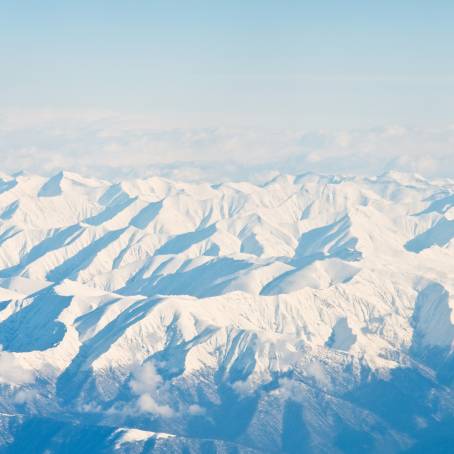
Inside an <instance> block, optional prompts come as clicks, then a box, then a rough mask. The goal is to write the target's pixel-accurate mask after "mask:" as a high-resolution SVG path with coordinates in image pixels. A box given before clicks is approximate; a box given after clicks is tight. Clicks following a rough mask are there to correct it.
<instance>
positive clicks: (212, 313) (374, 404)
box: [0, 172, 454, 454]
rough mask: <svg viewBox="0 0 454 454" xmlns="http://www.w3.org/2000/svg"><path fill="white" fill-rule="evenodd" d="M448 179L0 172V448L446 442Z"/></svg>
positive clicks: (452, 232)
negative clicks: (258, 180)
mask: <svg viewBox="0 0 454 454" xmlns="http://www.w3.org/2000/svg"><path fill="white" fill-rule="evenodd" d="M453 307H454V180H452V179H439V180H427V179H425V178H423V177H421V176H419V175H411V174H401V173H396V172H388V173H385V174H383V175H380V176H378V177H359V176H339V175H318V174H313V173H307V174H302V175H296V176H295V175H279V176H277V177H275V178H273V179H272V180H270V181H268V182H266V183H263V184H260V185H258V184H252V183H249V182H225V183H219V184H209V183H198V184H193V183H187V182H178V181H171V180H167V179H164V178H158V177H151V178H147V179H141V180H128V181H121V182H115V183H114V182H110V181H104V180H97V179H90V178H85V177H82V176H80V175H77V174H74V173H68V172H61V173H58V174H56V175H54V176H52V177H50V178H49V177H42V176H38V175H30V174H25V173H19V174H15V175H6V174H1V175H0V452H2V453H3V452H5V453H25V452H26V453H44V452H47V453H60V452H64V453H80V452H90V453H98V452H99V453H104V452H105V453H107V452H118V453H131V454H133V453H134V454H135V453H144V454H145V453H149V452H157V453H160V452H162V453H172V452H175V453H177V452H178V453H202V454H208V453H251V454H252V453H343V452H345V453H355V452H358V453H364V452H368V453H384V452H386V453H394V452H396V453H397V452H421V453H423V452H424V453H427V452H452V449H454V448H452V446H454V432H453V431H452V428H453V427H454V356H453V346H454V316H453V314H452V308H453Z"/></svg>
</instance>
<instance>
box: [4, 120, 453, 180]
mask: <svg viewBox="0 0 454 454" xmlns="http://www.w3.org/2000/svg"><path fill="white" fill-rule="evenodd" d="M0 158H1V160H2V166H1V170H2V171H3V172H6V173H14V172H17V171H20V170H24V171H28V172H33V173H40V174H43V175H48V174H52V173H55V172H57V171H59V170H61V169H65V170H71V171H75V172H78V173H81V174H84V175H87V176H95V177H101V178H108V179H119V178H125V177H144V176H149V175H161V176H166V177H170V178H174V179H181V180H196V181H197V180H208V181H219V180H232V179H233V180H237V179H245V178H248V179H260V178H263V177H268V176H270V175H272V173H273V172H284V173H300V172H306V171H315V172H326V173H344V174H345V173H347V174H370V175H377V174H380V173H383V172H384V171H387V170H399V171H404V172H412V173H413V172H416V173H420V174H422V175H424V176H427V177H452V176H454V171H453V170H452V169H453V168H454V125H448V126H444V127H440V128H405V127H401V126H392V127H381V128H375V129H369V130H354V131H340V132H331V131H305V130H303V129H302V130H277V129H276V130H270V129H268V130H265V129H259V128H256V129H254V128H241V129H238V128H237V129H235V128H220V127H218V128H215V127H209V128H208V127H207V128H201V127H195V126H186V127H178V128H177V127H171V126H169V125H168V124H164V123H163V122H162V121H159V120H158V119H155V118H150V117H138V116H135V117H133V116H121V115H116V114H112V113H108V112H80V113H66V114H65V113H55V112H41V113H33V112H32V113H13V114H11V113H10V114H6V115H3V116H0Z"/></svg>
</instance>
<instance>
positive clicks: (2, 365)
mask: <svg viewBox="0 0 454 454" xmlns="http://www.w3.org/2000/svg"><path fill="white" fill-rule="evenodd" d="M33 381H34V374H33V372H32V371H31V370H29V369H26V368H24V367H23V366H22V365H21V364H20V362H19V360H18V359H17V358H16V356H15V355H14V353H10V352H6V351H4V350H3V347H2V346H1V345H0V384H7V385H13V386H19V385H24V384H27V383H32V382H33Z"/></svg>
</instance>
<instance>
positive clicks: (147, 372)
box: [130, 362, 174, 418]
mask: <svg viewBox="0 0 454 454" xmlns="http://www.w3.org/2000/svg"><path fill="white" fill-rule="evenodd" d="M133 375H134V378H133V380H132V381H131V383H130V387H131V390H132V392H133V393H134V394H136V395H138V396H139V398H138V400H137V405H138V407H139V409H140V410H141V411H143V412H147V413H152V414H154V415H156V416H163V417H165V418H169V417H171V416H173V415H174V411H173V410H172V408H171V407H170V406H169V405H167V404H165V403H160V402H158V401H162V400H163V399H165V398H166V396H167V395H168V390H167V389H166V385H165V383H164V381H163V379H162V377H161V376H160V375H159V373H158V372H157V370H156V367H155V366H154V364H153V363H151V362H147V363H145V364H143V365H142V367H139V368H137V369H136V370H135V371H134V374H133Z"/></svg>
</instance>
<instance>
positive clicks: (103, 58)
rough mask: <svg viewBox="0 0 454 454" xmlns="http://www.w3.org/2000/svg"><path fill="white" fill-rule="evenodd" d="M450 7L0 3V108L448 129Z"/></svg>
mask: <svg viewBox="0 0 454 454" xmlns="http://www.w3.org/2000/svg"><path fill="white" fill-rule="evenodd" d="M453 24H454V2H452V1H437V0H434V1H417V0H401V1H395V0H394V1H348V0H343V1H340V0H339V1H310V2H309V1H301V0H300V1H286V0H281V1H267V0H261V1H256V0H249V1H246V0H243V1H236V0H233V1H223V2H221V1H191V0H188V1H171V0H166V1H153V0H147V1H144V0H142V1H141V0H137V1H125V0H123V1H116V0H109V1H96V0H95V1H84V0H78V1H49V0H39V1H37V0H36V1H27V2H25V1H20V0H3V1H2V2H0V62H1V63H0V67H1V68H0V69H1V70H0V94H1V104H2V110H5V109H10V110H18V109H19V110H20V109H49V108H51V109H63V110H84V109H90V110H96V109H98V110H99V109H108V110H112V111H115V112H127V113H145V114H153V115H158V116H159V115H162V116H163V117H166V118H169V119H172V118H175V119H176V120H177V119H180V118H191V119H195V120H196V122H198V123H200V125H224V124H225V125H230V124H235V125H242V124H244V125H246V126H247V125H251V124H253V125H265V126H268V125H272V126H277V127H282V126H292V127H304V128H334V129H341V128H364V127H371V126H376V125H384V124H406V125H413V126H417V125H436V124H440V123H443V124H446V123H450V122H452V121H453V120H454V109H453V107H452V106H453V105H454V27H453Z"/></svg>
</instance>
